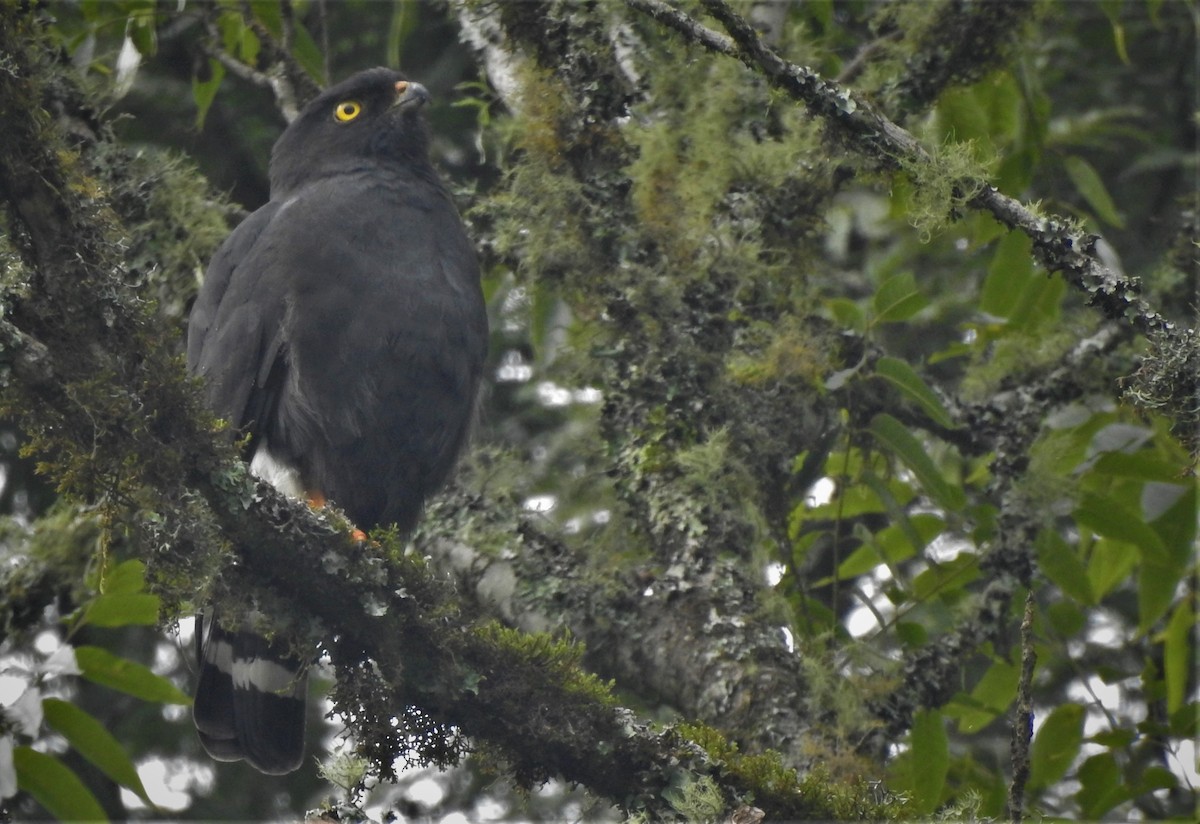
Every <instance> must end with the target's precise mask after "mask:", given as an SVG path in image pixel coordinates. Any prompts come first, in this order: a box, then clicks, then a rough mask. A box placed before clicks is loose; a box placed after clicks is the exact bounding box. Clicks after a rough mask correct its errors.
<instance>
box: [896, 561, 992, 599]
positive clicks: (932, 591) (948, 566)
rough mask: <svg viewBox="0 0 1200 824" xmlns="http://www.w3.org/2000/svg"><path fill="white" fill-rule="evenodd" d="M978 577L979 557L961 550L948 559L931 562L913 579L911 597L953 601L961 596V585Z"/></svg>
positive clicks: (963, 585)
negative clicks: (927, 567)
mask: <svg viewBox="0 0 1200 824" xmlns="http://www.w3.org/2000/svg"><path fill="white" fill-rule="evenodd" d="M978 577H979V558H978V556H976V555H975V554H973V553H970V552H963V553H960V554H959V555H958V556H956V557H954V558H952V559H950V560H949V561H941V562H939V563H936V564H931V565H930V567H929V569H927V570H925V571H924V572H922V573H921V574H920V575H918V576H917V577H916V578H914V579H913V583H912V592H913V597H914V598H916V599H917V600H918V601H926V600H929V599H930V598H934V597H938V598H941V599H942V600H944V601H946V602H947V603H954V602H956V601H958V599H959V598H961V597H962V594H963V587H965V586H966V585H967V584H969V583H971V582H972V581H974V580H976V579H977V578H978Z"/></svg>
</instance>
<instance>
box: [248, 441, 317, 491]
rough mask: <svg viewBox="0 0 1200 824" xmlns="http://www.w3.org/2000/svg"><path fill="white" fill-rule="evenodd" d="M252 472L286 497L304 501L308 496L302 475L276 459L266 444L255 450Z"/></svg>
mask: <svg viewBox="0 0 1200 824" xmlns="http://www.w3.org/2000/svg"><path fill="white" fill-rule="evenodd" d="M250 471H251V472H253V473H254V474H255V475H256V476H258V477H259V478H262V479H263V480H264V481H266V482H267V483H269V484H270V485H271V486H273V487H275V488H276V489H278V490H279V491H280V492H282V493H283V494H284V495H288V496H290V497H292V498H296V499H298V500H301V501H303V500H304V499H305V498H306V497H307V496H306V495H305V492H304V487H303V485H301V483H300V473H299V472H297V471H296V469H295V468H294V467H290V466H288V465H287V464H285V463H283V462H282V461H278V460H276V459H275V456H274V455H272V454H271V452H270V450H268V449H267V445H266V443H265V442H263V443H260V444H259V445H258V449H255V450H254V458H253V459H251V461H250Z"/></svg>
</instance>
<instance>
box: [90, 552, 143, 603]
mask: <svg viewBox="0 0 1200 824" xmlns="http://www.w3.org/2000/svg"><path fill="white" fill-rule="evenodd" d="M145 588H146V565H145V564H144V563H142V562H141V561H138V560H136V559H130V560H128V561H123V562H121V563H119V564H117V565H116V566H114V567H112V568H111V569H109V570H108V572H107V573H105V575H104V578H103V579H102V580H101V581H100V591H101V592H102V593H104V594H105V595H133V594H134V593H135V592H141V591H142V590H143V589H145Z"/></svg>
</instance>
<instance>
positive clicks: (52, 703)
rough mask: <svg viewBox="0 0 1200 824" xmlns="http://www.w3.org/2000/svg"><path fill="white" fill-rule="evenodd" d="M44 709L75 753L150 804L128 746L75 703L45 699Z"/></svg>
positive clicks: (43, 702)
mask: <svg viewBox="0 0 1200 824" xmlns="http://www.w3.org/2000/svg"><path fill="white" fill-rule="evenodd" d="M42 709H43V711H44V712H45V716H46V723H47V724H49V725H50V726H51V727H52V728H53V729H55V730H56V731H58V732H59V733H60V734H61V735H62V736H63V738H66V739H67V743H68V744H70V745H71V746H72V747H74V748H75V751H76V752H78V753H79V754H80V755H82V756H83V757H84V758H86V759H87V760H88V761H90V762H91V763H92V764H94V765H95V766H96V767H97V768H98V769H99V770H100V771H101V772H103V773H104V774H105V775H107V776H108V777H109V778H111V779H112V780H113V781H115V782H117V783H118V784H120V785H121V786H122V787H127V788H129V789H130V790H132V791H133V792H135V793H137V795H138V797H139V798H141V799H142V800H143V801H145V802H146V803H147V804H149V803H150V799H149V798H148V797H147V795H146V788H145V787H143V786H142V779H141V778H140V777H138V774H137V770H136V769H135V768H134V766H133V762H132V761H130V760H129V755H128V754H127V753H126V752H125V748H124V747H122V746H121V744H120V743H119V742H118V741H117V739H115V738H113V736H112V735H111V734H110V733H109V732H108V730H106V729H104V726H103V725H102V724H101V723H100V722H99V721H97V720H96V719H95V718H94V717H93V716H91V715H89V714H88V713H86V712H84V711H83V710H81V709H80V708H79V707H77V706H75V705H74V704H71V703H69V702H67V701H62V700H59V699H57V698H47V699H45V700H44V701H42Z"/></svg>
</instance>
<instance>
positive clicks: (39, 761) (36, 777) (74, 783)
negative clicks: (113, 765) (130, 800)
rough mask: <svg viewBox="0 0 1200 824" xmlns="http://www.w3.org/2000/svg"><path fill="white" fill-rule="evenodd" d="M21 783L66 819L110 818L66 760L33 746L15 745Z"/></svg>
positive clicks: (50, 811) (39, 800) (17, 769)
mask: <svg viewBox="0 0 1200 824" xmlns="http://www.w3.org/2000/svg"><path fill="white" fill-rule="evenodd" d="M13 766H14V767H15V768H16V771H17V786H19V787H20V788H21V789H22V790H24V791H25V792H27V793H29V794H30V795H31V796H33V798H34V800H35V801H37V803H39V804H41V805H42V806H43V807H45V808H46V811H47V812H49V813H50V814H51V815H53V816H54V817H56V818H58V819H60V820H63V821H107V820H108V816H106V815H105V814H104V808H103V807H101V806H100V802H99V801H97V800H96V797H95V796H94V795H92V793H91V791H89V790H88V788H87V787H85V786H84V784H83V782H82V781H80V780H79V776H77V775H75V773H74V772H72V771H71V770H70V768H68V767H67V766H66V765H65V764H63V763H62V762H61V761H59V760H58V759H57V758H55V757H54V756H52V755H46V754H45V753H40V752H38V751H37V750H34V749H31V748H29V747H15V748H13Z"/></svg>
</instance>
